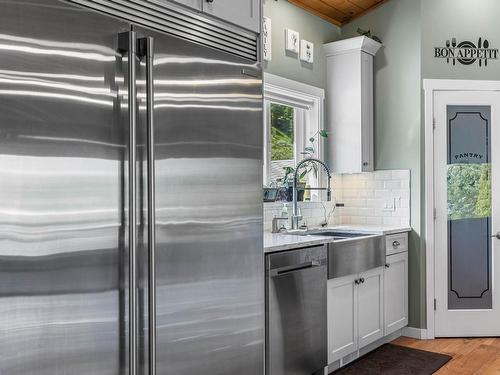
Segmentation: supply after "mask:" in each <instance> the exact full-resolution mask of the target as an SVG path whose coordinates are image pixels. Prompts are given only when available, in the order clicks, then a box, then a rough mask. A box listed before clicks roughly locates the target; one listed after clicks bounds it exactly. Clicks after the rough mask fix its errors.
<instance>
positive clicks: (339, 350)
mask: <svg viewBox="0 0 500 375" xmlns="http://www.w3.org/2000/svg"><path fill="white" fill-rule="evenodd" d="M356 280H358V275H350V276H345V277H340V278H338V279H332V280H328V286H327V290H328V292H327V293H328V297H327V299H328V363H332V362H335V361H337V360H338V359H340V358H342V357H344V356H346V355H348V354H351V353H353V352H355V351H356V350H357V349H358V307H357V304H358V287H357V285H356V284H355V281H356Z"/></svg>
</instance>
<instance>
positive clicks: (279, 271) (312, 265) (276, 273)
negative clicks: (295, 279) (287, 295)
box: [270, 260, 321, 277]
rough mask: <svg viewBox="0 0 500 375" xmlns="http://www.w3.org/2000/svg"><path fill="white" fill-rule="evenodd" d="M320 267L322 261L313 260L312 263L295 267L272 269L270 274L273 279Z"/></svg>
mask: <svg viewBox="0 0 500 375" xmlns="http://www.w3.org/2000/svg"><path fill="white" fill-rule="evenodd" d="M320 266H321V262H320V261H318V260H311V261H310V262H305V263H300V264H295V265H293V266H286V267H280V268H275V269H272V270H271V272H270V274H271V277H276V276H282V275H286V274H290V273H293V272H296V271H302V270H306V269H309V268H315V267H320Z"/></svg>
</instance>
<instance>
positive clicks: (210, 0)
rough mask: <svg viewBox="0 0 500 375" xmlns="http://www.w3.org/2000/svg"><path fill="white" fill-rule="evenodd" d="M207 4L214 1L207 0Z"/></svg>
mask: <svg viewBox="0 0 500 375" xmlns="http://www.w3.org/2000/svg"><path fill="white" fill-rule="evenodd" d="M206 2H207V3H213V2H214V0H206Z"/></svg>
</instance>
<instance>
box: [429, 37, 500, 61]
mask: <svg viewBox="0 0 500 375" xmlns="http://www.w3.org/2000/svg"><path fill="white" fill-rule="evenodd" d="M490 47H491V46H490V42H489V41H488V39H483V38H479V39H478V41H477V44H474V43H473V42H469V41H463V42H460V43H457V39H456V38H452V39H451V40H450V39H449V40H447V41H446V43H445V46H444V47H434V57H435V58H437V59H446V62H447V63H448V64H453V65H456V63H457V62H458V63H460V64H462V65H472V64H474V63H475V62H477V63H478V64H479V66H484V67H487V66H488V61H490V60H498V49H497V48H490Z"/></svg>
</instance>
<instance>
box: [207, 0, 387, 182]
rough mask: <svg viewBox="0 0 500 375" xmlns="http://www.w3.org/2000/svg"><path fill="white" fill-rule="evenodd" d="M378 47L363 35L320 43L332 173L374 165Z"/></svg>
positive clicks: (366, 170)
mask: <svg viewBox="0 0 500 375" xmlns="http://www.w3.org/2000/svg"><path fill="white" fill-rule="evenodd" d="M215 1H216V0H215ZM381 46H382V45H381V44H380V43H378V42H376V41H374V40H372V39H370V38H367V37H365V36H360V37H356V38H351V39H345V40H340V41H337V42H333V43H328V44H325V45H324V48H325V52H326V55H327V97H328V99H327V102H326V109H327V128H328V130H329V132H330V134H331V137H330V138H329V143H328V149H329V152H328V154H329V160H328V161H329V165H330V166H331V167H332V169H333V171H334V172H336V173H360V172H371V171H373V170H374V168H375V162H374V147H373V142H374V140H373V57H374V56H375V54H376V53H377V51H378V50H379V48H380V47H381Z"/></svg>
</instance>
